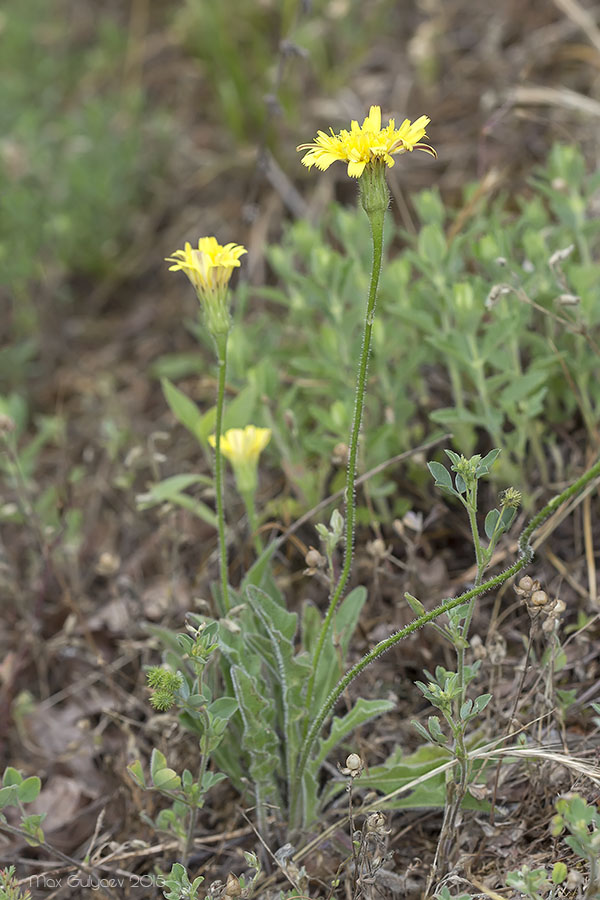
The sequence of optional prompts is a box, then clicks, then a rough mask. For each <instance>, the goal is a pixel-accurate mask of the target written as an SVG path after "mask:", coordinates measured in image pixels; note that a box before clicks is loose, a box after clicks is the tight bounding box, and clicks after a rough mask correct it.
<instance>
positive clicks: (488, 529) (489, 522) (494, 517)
mask: <svg viewBox="0 0 600 900" xmlns="http://www.w3.org/2000/svg"><path fill="white" fill-rule="evenodd" d="M499 518H500V511H499V510H497V509H490V511H489V513H488V514H487V516H486V517H485V523H484V526H483V527H484V528H485V533H486V535H487V537H488V540H490V541H491V539H492V537H493V535H494V532H495V530H496V523H497V522H498V519H499Z"/></svg>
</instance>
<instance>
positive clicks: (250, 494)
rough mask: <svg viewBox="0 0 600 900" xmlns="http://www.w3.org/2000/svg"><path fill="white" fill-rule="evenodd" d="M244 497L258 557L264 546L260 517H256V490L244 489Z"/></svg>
mask: <svg viewBox="0 0 600 900" xmlns="http://www.w3.org/2000/svg"><path fill="white" fill-rule="evenodd" d="M242 498H243V500H244V505H245V507H246V515H247V516H248V528H249V530H250V534H251V536H252V540H253V542H254V549H255V551H256V555H257V557H259V556H260V555H261V554H262V552H263V550H264V547H263V544H262V541H261V539H260V534H259V533H258V519H257V517H256V504H255V502H254V491H243V492H242Z"/></svg>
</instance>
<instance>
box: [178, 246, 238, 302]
mask: <svg viewBox="0 0 600 900" xmlns="http://www.w3.org/2000/svg"><path fill="white" fill-rule="evenodd" d="M244 253H247V250H246V248H245V247H242V246H241V245H240V244H225V246H224V247H222V246H221V244H219V243H218V242H217V239H216V238H214V237H204V238H200V240H199V241H198V248H197V249H196V248H195V247H192V245H191V244H190V243H189V241H188V242H186V244H185V249H184V250H175V252H174V253H173V256H169V257H167V260H166V261H167V262H170V263H173V265H172V266H169V272H177V271H179V270H181V271H182V272H185V274H186V275H187V277H188V278H189V279H190V281H191V282H192V284H193V285H194V287H195V288H196V292H197V294H198V296H201V295H204V294H205V293H208V292H214V291H218V290H222V289H223V288H225V287H227V285H228V284H229V279H230V278H231V273H232V272H233V270H234V269H235V268H237V267H238V266H239V265H240V256H243V254H244Z"/></svg>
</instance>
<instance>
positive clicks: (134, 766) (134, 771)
mask: <svg viewBox="0 0 600 900" xmlns="http://www.w3.org/2000/svg"><path fill="white" fill-rule="evenodd" d="M127 771H128V772H129V774H130V775H131V777H132V778H133V780H134V781H135V782H136V784H138V785H139V787H141V788H145V787H146V776H145V775H144V770H143V768H142V764H141V762H140V761H139V759H136V761H135V762H134V763H131V765H130V766H127Z"/></svg>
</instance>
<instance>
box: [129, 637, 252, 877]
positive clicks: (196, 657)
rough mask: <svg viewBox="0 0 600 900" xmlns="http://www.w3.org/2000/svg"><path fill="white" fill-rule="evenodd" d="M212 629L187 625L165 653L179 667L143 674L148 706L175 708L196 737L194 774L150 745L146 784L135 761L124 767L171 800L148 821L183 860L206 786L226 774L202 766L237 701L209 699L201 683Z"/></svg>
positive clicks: (212, 641)
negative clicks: (179, 851)
mask: <svg viewBox="0 0 600 900" xmlns="http://www.w3.org/2000/svg"><path fill="white" fill-rule="evenodd" d="M216 633H217V624H216V623H212V624H211V625H206V623H203V624H201V625H199V626H198V627H197V628H193V627H191V626H190V628H189V633H188V634H180V635H178V636H177V639H176V641H175V642H174V648H173V651H172V652H171V654H170V657H169V658H170V659H171V661H172V659H173V657H174V656H175V657H176V659H177V662H178V663H180V664H181V669H182V670H181V671H178V672H177V673H174V672H172V671H170V670H168V669H166V668H162V667H159V666H154V667H152V668H150V669H149V671H148V673H147V679H148V686H149V688H150V689H151V691H152V694H151V697H150V702H151V704H152V706H153V707H154V708H155V709H157V710H162V711H164V710H167V709H171V707H173V706H175V707H176V708H177V709H178V710H179V713H180V721H181V724H182V725H183V726H184V727H186V728H187V729H188V730H189V731H191V732H192V733H193V734H194V735H195V736H196V737H197V738H198V740H199V749H200V756H199V761H198V769H197V772H196V775H195V776H194V775H193V774H192V773H191V772H190V771H189V769H184V771H183V772H182V773H181V775H179V774H178V773H177V772H175V770H174V769H172V768H170V767H169V765H168V763H167V759H166V757H165V755H164V754H163V753H162V752H161V751H160V750H158V749H157V748H156V747H155V748H154V750H153V751H152V757H151V760H150V780H151V783H150V784H148V783H147V781H146V777H145V775H144V770H143V767H142V764H141V762H140V761H139V760H136V761H135V762H134V763H133V764H132V765H130V766H129V767H128V771H129V772H130V774H131V776H132V777H133V778H134V780H135V781H136V783H137V784H138V785H139V786H140V787H142V788H143V789H144V790H155V791H158V792H159V793H160V794H162V795H163V796H164V797H166V798H167V799H169V800H170V801H172V805H171V807H170V808H169V809H163V810H161V812H160V813H159V814H158V817H157V818H156V820H155V821H154V822H151V824H152V825H153V826H154V828H155V829H156V830H157V831H166V832H170V833H171V834H173V835H174V836H175V837H176V838H177V840H178V841H179V843H180V846H181V848H182V858H183V860H184V861H187V859H188V857H189V855H190V852H191V848H192V842H193V838H194V830H195V827H196V821H197V817H198V811H199V810H200V809H201V808H202V807H203V806H204V803H205V797H206V795H207V793H208V792H209V791H210V790H211V788H213V787H214V786H215V785H216V784H218V783H219V782H220V781H222V780H223V779H224V778H225V777H226V776H225V775H224V774H223V773H221V772H212V771H209V768H208V765H209V761H210V758H211V756H212V755H214V754H215V752H216V751H217V749H218V747H219V745H220V744H221V742H222V741H223V738H224V736H225V729H226V727H227V723H228V722H229V719H230V718H231V716H232V715H233V714H234V713H235V712H236V710H237V702H236V700H235V699H234V698H232V697H219V698H218V699H216V700H213V699H212V693H211V689H210V687H209V685H208V684H207V683H206V681H205V669H206V666H207V664H208V662H209V660H210V657H211V656H212V654H213V653H214V652H215V651H216V650H217V647H218V642H217V641H216Z"/></svg>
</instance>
